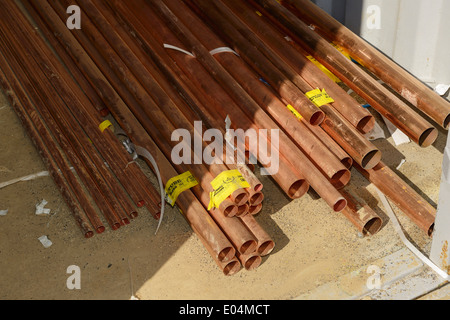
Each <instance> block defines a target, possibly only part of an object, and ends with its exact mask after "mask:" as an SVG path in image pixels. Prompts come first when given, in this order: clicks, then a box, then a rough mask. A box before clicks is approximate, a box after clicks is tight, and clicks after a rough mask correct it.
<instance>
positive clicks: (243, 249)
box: [239, 240, 258, 254]
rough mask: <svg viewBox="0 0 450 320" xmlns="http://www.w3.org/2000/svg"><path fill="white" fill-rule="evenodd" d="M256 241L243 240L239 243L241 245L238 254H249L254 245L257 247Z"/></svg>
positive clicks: (252, 250)
mask: <svg viewBox="0 0 450 320" xmlns="http://www.w3.org/2000/svg"><path fill="white" fill-rule="evenodd" d="M257 245H258V244H257V243H256V241H255V240H248V241H246V242H244V244H243V245H241V247H240V248H239V253H240V254H250V253H253V252H255V250H256V247H257Z"/></svg>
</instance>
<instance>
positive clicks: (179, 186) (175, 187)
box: [165, 171, 198, 207]
mask: <svg viewBox="0 0 450 320" xmlns="http://www.w3.org/2000/svg"><path fill="white" fill-rule="evenodd" d="M197 184H198V181H197V179H195V177H194V176H193V175H192V173H191V172H190V171H186V172H185V173H183V174H180V175H179V176H176V177H173V178H172V179H170V180H169V181H167V184H166V188H165V192H166V201H167V203H169V204H170V205H171V206H172V207H173V206H174V205H175V202H176V201H177V198H178V196H179V195H180V193H182V192H183V191H186V190H188V189H190V188H192V187H195V186H196V185H197Z"/></svg>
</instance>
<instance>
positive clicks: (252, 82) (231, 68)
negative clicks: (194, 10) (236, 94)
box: [167, 1, 350, 188]
mask: <svg viewBox="0 0 450 320" xmlns="http://www.w3.org/2000/svg"><path fill="white" fill-rule="evenodd" d="M170 2H171V1H167V3H170ZM171 8H172V9H174V10H175V9H176V8H178V9H177V13H178V14H179V15H180V16H179V17H180V20H182V21H184V23H185V24H186V25H189V24H191V23H194V21H195V24H196V25H197V26H198V27H196V28H194V29H193V30H194V32H195V33H196V36H197V37H198V38H199V39H200V40H202V41H203V42H204V43H205V44H206V43H208V45H209V47H208V49H209V48H212V47H222V46H224V44H223V43H222V42H221V41H220V40H219V39H217V37H215V36H214V35H213V34H211V32H210V31H209V33H208V29H207V28H206V27H205V26H204V25H202V22H201V21H199V20H198V19H195V17H194V16H193V15H192V14H189V12H188V11H189V10H187V9H183V8H181V7H180V6H179V5H177V6H176V5H175V4H172V6H171ZM216 59H217V60H218V61H219V62H220V63H221V64H222V65H223V66H224V67H226V69H227V71H228V72H229V73H230V74H231V75H232V76H233V77H234V78H235V79H236V80H237V81H238V82H239V84H240V85H241V86H242V87H243V88H244V89H246V91H247V92H248V93H249V94H250V95H251V96H252V97H253V99H254V100H255V101H256V102H257V103H258V104H259V105H260V106H261V108H263V109H264V110H265V111H266V112H267V113H269V114H270V115H271V116H272V117H273V118H274V120H276V121H277V123H278V124H279V125H280V127H282V128H283V129H284V130H285V131H286V133H287V134H288V135H289V136H290V137H291V138H292V139H293V140H294V141H295V143H296V144H297V145H298V146H299V147H300V148H301V149H302V150H303V151H304V153H305V154H306V155H307V156H308V157H309V158H310V159H311V161H313V162H314V163H315V164H316V165H317V167H318V168H319V169H320V170H321V171H322V172H323V173H324V174H325V175H326V176H327V177H328V178H329V179H330V182H331V183H332V184H333V185H334V186H335V187H337V188H341V187H343V186H345V185H346V184H347V183H348V182H349V181H350V172H349V171H348V170H347V169H346V168H345V167H344V166H343V165H342V163H340V162H339V161H338V159H336V158H335V157H334V156H333V154H332V153H331V152H330V150H329V149H327V148H326V146H325V145H323V144H322V143H321V142H320V141H319V140H318V139H317V138H316V136H314V135H313V134H312V133H311V132H310V131H309V130H308V129H307V128H306V127H305V125H304V123H303V122H300V123H299V122H298V121H297V119H296V118H294V117H293V115H292V114H291V112H290V111H289V110H288V109H287V108H286V105H285V104H283V103H282V102H281V101H280V100H279V99H278V97H277V96H275V94H274V93H273V92H272V91H271V90H270V89H269V88H267V87H266V85H264V84H263V83H262V82H261V81H260V80H259V79H258V77H256V76H255V75H252V73H253V71H251V70H249V69H248V68H247V66H246V65H245V64H242V61H241V60H240V59H239V58H238V57H236V56H234V55H232V54H231V55H230V54H227V53H225V54H220V55H216ZM305 123H307V121H305Z"/></svg>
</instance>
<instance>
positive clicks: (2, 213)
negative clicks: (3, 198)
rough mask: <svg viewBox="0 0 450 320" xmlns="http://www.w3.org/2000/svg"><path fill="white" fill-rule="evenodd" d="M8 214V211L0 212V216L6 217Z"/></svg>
mask: <svg viewBox="0 0 450 320" xmlns="http://www.w3.org/2000/svg"><path fill="white" fill-rule="evenodd" d="M7 214H8V209H6V210H0V216H6V215H7Z"/></svg>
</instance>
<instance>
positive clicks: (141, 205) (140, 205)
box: [136, 200, 145, 208]
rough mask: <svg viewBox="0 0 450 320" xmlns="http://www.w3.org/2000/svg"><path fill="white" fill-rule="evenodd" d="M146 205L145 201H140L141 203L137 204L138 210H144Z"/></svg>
mask: <svg viewBox="0 0 450 320" xmlns="http://www.w3.org/2000/svg"><path fill="white" fill-rule="evenodd" d="M144 205H145V200H139V201H138V202H137V203H136V206H137V207H138V208H142V207H143V206H144Z"/></svg>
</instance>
